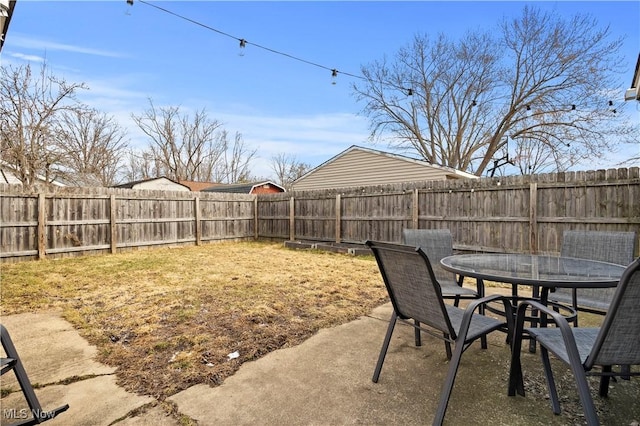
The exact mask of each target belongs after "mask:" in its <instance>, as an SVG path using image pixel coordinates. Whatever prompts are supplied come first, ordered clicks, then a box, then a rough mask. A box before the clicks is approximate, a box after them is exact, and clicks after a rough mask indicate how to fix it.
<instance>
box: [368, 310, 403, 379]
mask: <svg viewBox="0 0 640 426" xmlns="http://www.w3.org/2000/svg"><path fill="white" fill-rule="evenodd" d="M397 318H398V315H397V314H396V311H393V314H391V319H390V320H389V327H388V328H387V334H386V336H385V337H384V342H383V343H382V348H381V349H380V355H379V356H378V363H377V364H376V369H375V371H374V372H373V379H372V380H373V382H374V383H378V378H379V377H380V371H381V370H382V364H383V363H384V358H385V356H386V355H387V349H389V342H391V335H392V334H393V329H394V328H395V326H396V320H397Z"/></svg>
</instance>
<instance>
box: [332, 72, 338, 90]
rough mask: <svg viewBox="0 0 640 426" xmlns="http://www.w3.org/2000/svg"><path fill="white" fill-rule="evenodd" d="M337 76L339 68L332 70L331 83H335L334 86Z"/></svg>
mask: <svg viewBox="0 0 640 426" xmlns="http://www.w3.org/2000/svg"><path fill="white" fill-rule="evenodd" d="M337 77H338V70H337V69H335V68H334V69H332V70H331V84H333V85H334V86H335V84H336V78H337Z"/></svg>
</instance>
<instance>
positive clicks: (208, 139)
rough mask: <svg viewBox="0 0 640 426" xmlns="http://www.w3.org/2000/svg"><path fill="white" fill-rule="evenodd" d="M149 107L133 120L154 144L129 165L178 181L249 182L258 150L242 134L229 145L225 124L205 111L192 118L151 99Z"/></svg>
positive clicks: (178, 109) (238, 134) (133, 158)
mask: <svg viewBox="0 0 640 426" xmlns="http://www.w3.org/2000/svg"><path fill="white" fill-rule="evenodd" d="M149 104H150V108H149V109H147V110H146V111H145V112H144V113H142V114H141V115H135V114H134V115H132V117H133V120H134V121H135V123H136V124H137V125H138V127H140V129H141V130H142V131H143V132H144V133H145V134H146V135H147V136H149V138H150V139H151V144H150V146H149V148H148V150H146V151H144V152H143V153H142V154H140V155H137V156H134V157H131V161H130V164H138V165H144V170H145V172H146V173H155V176H160V175H164V176H167V177H169V178H171V179H175V180H193V181H201V182H227V183H231V182H239V181H243V180H246V179H248V176H249V173H248V166H249V163H250V161H251V160H252V159H253V157H254V156H255V154H256V151H255V150H253V151H251V150H249V149H248V148H247V147H246V146H245V144H244V141H243V139H242V135H241V134H240V133H236V135H235V139H234V142H233V143H230V142H229V137H228V134H227V131H226V130H224V129H223V128H222V124H221V123H220V122H218V121H217V120H211V119H209V117H208V115H207V113H206V111H205V110H204V109H202V110H200V111H198V112H196V114H195V115H194V117H193V119H192V118H190V117H189V115H188V114H182V113H181V112H180V108H179V107H176V106H169V107H160V108H156V107H155V106H154V105H153V102H152V100H151V99H150V100H149ZM129 168H130V169H131V166H130V167H129ZM129 174H130V173H129ZM149 177H151V176H149Z"/></svg>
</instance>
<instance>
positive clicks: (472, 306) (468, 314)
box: [460, 294, 514, 333]
mask: <svg viewBox="0 0 640 426" xmlns="http://www.w3.org/2000/svg"><path fill="white" fill-rule="evenodd" d="M495 301H501V302H502V303H503V304H504V312H505V318H506V321H507V330H508V332H509V333H511V332H512V330H513V326H514V324H513V318H514V315H513V307H512V306H511V302H510V301H509V298H508V297H505V296H501V295H499V294H491V295H489V296H485V297H482V298H480V299H473V300H472V301H471V302H470V303H469V305H468V306H467V308H466V309H465V310H464V314H463V316H462V325H461V330H460V331H461V332H462V329H463V328H468V327H469V324H470V323H471V318H472V317H473V312H474V311H475V310H476V309H477V308H478V307H479V306H481V305H486V304H488V303H490V302H495ZM465 333H466V331H465Z"/></svg>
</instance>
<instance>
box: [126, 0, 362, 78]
mask: <svg viewBox="0 0 640 426" xmlns="http://www.w3.org/2000/svg"><path fill="white" fill-rule="evenodd" d="M133 1H134V0H127V3H128V4H129V5H133ZM138 1H139V2H140V3H143V4H146V5H147V6H151V7H154V8H156V9H158V10H161V11H162V12H165V13H168V14H170V15H173V16H175V17H177V18H180V19H183V20H185V21H187V22H191V23H192V24H196V25H198V26H200V27H203V28H206V29H208V30H210V31H213V32H216V33H218V34H221V35H223V36H225V37H229V38H232V39H234V40H237V41H238V42H239V43H240V47H241V48H243V47H245V46H246V45H251V46H255V47H257V48H259V49H262V50H266V51H268V52H271V53H275V54H277V55H281V56H285V57H287V58H290V59H294V60H296V61H299V62H303V63H305V64H308V65H313V66H314V67H318V68H322V69H325V70H327V71H331V75H332V77H337V75H338V73H340V74H344V75H348V76H349V77H354V78H359V79H361V80H366V78H364V77H363V76H361V75H356V74H351V73H348V72H344V71H339V70H338V69H336V68H330V67H327V66H324V65H321V64H318V63H316V62H312V61H308V60H306V59H302V58H299V57H297V56H293V55H291V54H289V53H285V52H281V51H279V50H275V49H272V48H270V47H266V46H262V45H260V44H257V43H252V42H250V41H248V40H245V39H244V38H239V37H236V36H234V35H231V34H229V33H226V32H224V31H220V30H218V29H216V28H213V27H210V26H209V25H206V24H203V23H202V22H198V21H196V20H193V19H191V18H187V17H186V16H183V15H180V14H178V13H175V12H172V11H170V10H168V9H165V8H163V7H160V6H157V5H155V4H152V3H149V2H147V1H145V0H138Z"/></svg>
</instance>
